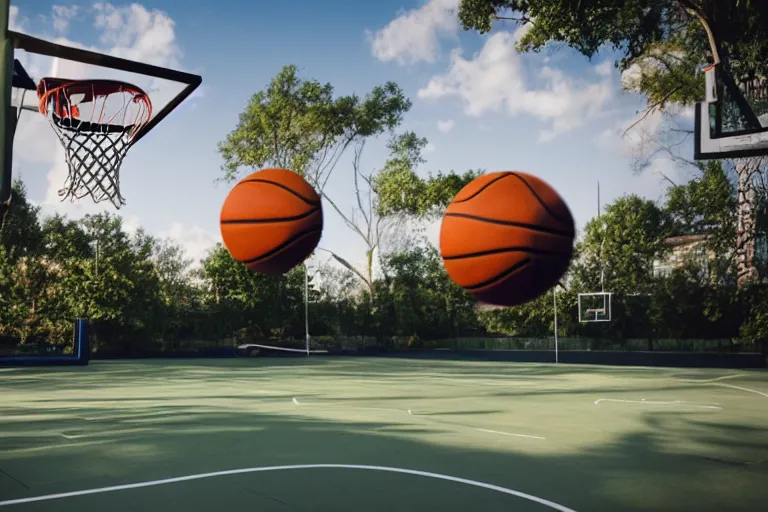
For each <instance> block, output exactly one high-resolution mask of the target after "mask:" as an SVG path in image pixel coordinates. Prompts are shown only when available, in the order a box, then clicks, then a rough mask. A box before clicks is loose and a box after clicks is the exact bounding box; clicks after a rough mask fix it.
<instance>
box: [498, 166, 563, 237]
mask: <svg viewBox="0 0 768 512" xmlns="http://www.w3.org/2000/svg"><path fill="white" fill-rule="evenodd" d="M512 176H514V177H515V178H517V179H519V180H520V181H522V182H523V183H524V184H525V186H526V187H527V188H528V190H529V191H530V192H531V194H533V197H535V198H536V200H537V201H538V202H539V204H540V205H541V207H542V208H544V210H545V211H546V212H547V213H548V214H549V216H550V217H552V218H553V219H555V220H556V221H557V222H560V223H561V224H565V225H568V221H565V220H563V219H561V218H560V217H558V216H557V215H555V212H553V211H552V210H551V209H550V208H549V205H548V204H547V203H545V202H544V200H543V199H541V197H540V196H539V194H538V193H537V192H536V190H534V188H533V187H532V186H531V184H530V183H528V180H526V179H525V178H523V177H522V176H520V175H519V174H518V173H516V172H513V173H512Z"/></svg>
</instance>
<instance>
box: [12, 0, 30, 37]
mask: <svg viewBox="0 0 768 512" xmlns="http://www.w3.org/2000/svg"><path fill="white" fill-rule="evenodd" d="M26 23H27V19H26V18H23V17H21V16H19V8H18V6H15V5H12V6H11V10H10V11H9V12H8V29H9V30H13V31H14V32H21V31H22V30H23V28H24V26H25V25H26Z"/></svg>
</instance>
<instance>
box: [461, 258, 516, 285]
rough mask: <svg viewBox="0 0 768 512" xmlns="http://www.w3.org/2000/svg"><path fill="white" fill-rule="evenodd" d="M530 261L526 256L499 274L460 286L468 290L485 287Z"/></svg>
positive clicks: (509, 274)
mask: <svg viewBox="0 0 768 512" xmlns="http://www.w3.org/2000/svg"><path fill="white" fill-rule="evenodd" d="M530 263H531V260H530V259H529V258H526V259H524V260H521V261H519V262H517V263H515V264H514V265H512V266H511V267H509V268H508V269H506V270H504V272H502V273H500V274H497V275H495V276H493V277H492V278H490V279H487V280H485V281H483V282H482V283H477V284H472V285H468V286H462V288H464V289H465V290H468V291H471V290H477V289H478V288H485V287H486V286H490V285H492V284H494V283H496V282H498V281H501V280H502V279H504V278H506V277H509V276H511V275H512V274H514V273H515V272H517V271H518V270H520V269H522V268H523V267H527V266H528V265H530Z"/></svg>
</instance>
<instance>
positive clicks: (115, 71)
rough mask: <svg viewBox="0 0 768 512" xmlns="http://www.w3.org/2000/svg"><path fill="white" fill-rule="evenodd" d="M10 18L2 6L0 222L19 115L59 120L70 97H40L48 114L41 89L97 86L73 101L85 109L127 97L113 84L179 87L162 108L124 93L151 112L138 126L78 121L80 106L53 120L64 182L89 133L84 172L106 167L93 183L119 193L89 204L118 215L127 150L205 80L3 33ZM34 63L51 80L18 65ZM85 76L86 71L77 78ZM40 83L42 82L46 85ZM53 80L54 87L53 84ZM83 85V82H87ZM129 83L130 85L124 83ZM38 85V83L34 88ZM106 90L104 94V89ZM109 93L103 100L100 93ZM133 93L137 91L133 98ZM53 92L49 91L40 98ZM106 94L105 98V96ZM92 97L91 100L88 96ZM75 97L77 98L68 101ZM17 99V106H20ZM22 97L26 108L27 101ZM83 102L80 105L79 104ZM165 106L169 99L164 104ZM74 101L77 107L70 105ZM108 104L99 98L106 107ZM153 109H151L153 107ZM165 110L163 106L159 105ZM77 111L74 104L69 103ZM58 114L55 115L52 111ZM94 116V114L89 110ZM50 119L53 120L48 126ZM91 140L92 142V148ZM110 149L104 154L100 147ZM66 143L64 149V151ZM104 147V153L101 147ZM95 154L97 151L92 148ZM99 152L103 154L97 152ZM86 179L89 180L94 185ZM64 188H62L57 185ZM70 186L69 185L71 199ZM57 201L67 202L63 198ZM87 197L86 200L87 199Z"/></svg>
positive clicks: (2, 2) (6, 2) (5, 1)
mask: <svg viewBox="0 0 768 512" xmlns="http://www.w3.org/2000/svg"><path fill="white" fill-rule="evenodd" d="M9 18H10V0H0V28H2V29H3V30H4V33H5V37H4V38H0V65H1V66H2V73H1V74H0V93H1V94H2V96H3V97H2V100H1V101H0V123H2V127H3V133H2V136H0V165H2V168H0V222H1V221H2V217H3V215H4V214H5V211H6V210H7V208H8V205H9V204H10V202H11V199H12V198H11V184H12V178H13V176H12V164H13V161H12V159H13V156H12V155H13V143H14V136H15V134H16V127H17V122H18V121H19V118H20V116H21V113H22V111H31V112H28V113H27V114H26V115H37V116H41V115H42V114H41V111H45V112H47V113H49V114H50V111H53V112H54V113H60V110H61V109H60V105H61V103H62V102H63V100H59V99H58V98H59V97H61V96H62V95H65V96H66V94H68V93H67V91H68V89H63V91H64V92H59V91H56V93H55V94H52V95H50V94H49V95H48V96H45V98H47V99H48V100H49V103H48V105H47V106H48V107H52V108H51V109H50V110H49V111H47V110H46V109H44V108H43V101H40V100H39V98H43V97H44V96H43V94H42V93H41V90H42V88H44V87H47V86H48V85H47V84H54V85H57V86H58V85H61V84H74V88H73V89H72V90H73V91H75V92H82V87H81V88H80V89H77V87H76V86H77V85H78V84H82V83H86V84H87V85H88V86H89V87H91V86H92V84H96V85H94V86H93V87H101V88H100V89H98V88H94V89H93V90H94V91H96V92H94V93H93V94H90V93H86V94H85V95H82V94H81V95H80V96H79V99H78V100H76V101H84V102H89V101H91V100H93V97H94V96H96V97H99V98H101V97H104V96H105V95H109V94H112V92H114V91H117V90H118V89H119V91H118V92H121V93H122V92H125V91H124V90H123V89H122V88H119V87H116V86H115V84H118V86H119V85H120V84H125V85H127V86H131V85H132V83H131V82H132V81H133V80H132V79H131V77H139V78H141V79H145V80H149V79H151V80H159V81H167V82H174V83H176V84H177V85H178V86H177V87H175V89H174V92H175V95H173V96H172V97H169V98H167V101H162V102H161V101H157V102H154V101H152V100H154V99H155V98H153V97H152V96H153V93H154V91H150V93H149V94H147V93H145V92H144V91H143V90H142V89H141V88H140V87H135V88H133V89H132V88H131V87H128V88H127V89H128V90H130V91H132V92H135V94H133V99H134V100H136V99H137V97H138V99H139V100H142V101H141V102H137V103H143V104H144V105H146V106H149V112H148V113H146V112H145V113H146V114H147V115H146V118H143V119H142V122H141V123H136V122H133V121H130V120H127V121H124V123H123V125H122V126H121V124H120V123H118V122H115V120H114V119H115V117H114V116H113V117H109V118H105V120H103V121H102V120H101V118H99V120H98V121H97V122H93V121H92V120H90V121H91V122H80V120H79V119H78V118H77V116H78V115H79V114H78V113H79V112H80V110H78V107H77V106H73V107H72V108H71V109H64V110H65V111H66V113H67V114H69V119H63V120H62V118H61V117H56V116H51V115H49V116H48V117H49V118H50V117H55V118H56V119H57V123H53V122H52V123H51V124H52V126H53V127H54V128H57V126H58V128H61V130H59V131H60V132H61V133H57V135H58V136H59V140H60V141H61V142H62V144H64V145H65V153H66V158H67V163H68V166H69V168H70V176H69V178H68V181H70V180H72V179H73V175H72V168H73V161H74V162H75V163H77V162H78V161H77V160H76V158H77V155H76V152H77V151H81V152H82V151H83V147H81V144H82V142H83V141H82V137H81V138H80V139H77V138H76V136H77V135H79V136H82V133H76V132H83V131H85V130H90V131H91V132H92V133H91V134H90V136H89V137H87V139H88V140H87V142H88V143H89V144H91V147H89V148H87V149H88V151H87V153H88V154H87V155H86V157H84V158H86V159H87V160H88V161H87V162H86V160H82V161H80V164H81V166H85V165H86V164H87V165H88V166H89V167H90V168H93V167H96V168H98V167H103V168H104V169H105V170H103V171H102V176H100V177H99V176H96V175H95V174H94V176H95V177H96V178H97V179H103V180H104V181H105V182H107V181H109V185H108V186H113V187H116V188H117V190H116V194H112V195H111V196H110V195H109V194H107V195H106V196H104V195H102V196H99V195H96V194H90V195H91V197H92V198H93V200H94V201H96V202H98V201H100V200H104V199H109V200H111V201H112V203H113V204H114V205H115V207H117V208H119V207H120V206H122V204H123V203H124V200H123V199H122V196H121V195H120V194H119V175H118V173H117V171H119V165H120V163H121V162H122V157H124V156H125V153H126V152H127V150H128V149H129V148H130V147H131V146H133V145H134V144H136V143H137V142H138V141H139V140H141V139H142V138H143V137H144V136H146V135H147V133H149V132H150V131H151V130H152V129H153V128H154V127H155V126H157V124H158V123H160V122H161V121H162V120H163V119H165V118H166V117H167V116H168V115H169V114H170V113H171V112H172V111H173V110H174V109H176V108H177V107H178V106H179V105H180V104H181V103H182V102H183V101H184V100H185V99H187V98H188V97H189V96H190V95H191V94H192V93H193V92H194V91H195V89H197V87H198V86H199V85H200V84H201V82H202V78H201V77H200V76H198V75H195V74H191V73H187V72H183V71H177V70H174V69H169V68H165V67H161V66H155V65H152V64H148V63H145V62H137V61H131V60H128V59H124V58H120V57H116V56H113V55H107V54H103V53H98V52H94V51H90V50H85V49H81V48H74V47H70V46H64V45H61V44H57V43H53V42H50V41H46V40H43V39H39V38H36V37H32V36H30V35H27V34H22V33H19V32H14V31H11V30H7V28H8V24H9ZM30 56H34V57H35V58H41V57H42V58H51V62H53V63H54V64H53V65H49V66H48V68H50V73H46V72H44V71H43V72H41V73H46V74H45V75H44V76H37V77H31V76H30V73H28V70H27V69H25V68H24V66H23V65H22V62H24V58H28V57H30ZM62 69H63V70H64V71H62V72H61V74H62V75H63V76H59V74H57V71H58V70H62ZM73 69H76V70H80V71H78V72H76V73H72V74H74V75H79V74H82V75H83V76H68V71H69V73H71V72H72V70H73ZM82 70H85V71H82ZM121 73H122V75H121ZM44 79H47V81H46V80H44ZM52 79H58V80H52ZM86 80H87V82H84V81H86ZM129 80H130V81H129ZM38 81H39V84H38ZM105 83H107V84H110V85H109V87H106V88H105V86H104V84H105ZM104 91H106V93H105V92H104ZM136 91H138V92H136ZM43 92H50V91H43ZM107 93H108V94H107ZM89 95H90V97H89ZM73 97H74V96H73ZM19 98H21V100H19ZM25 98H26V100H27V101H25ZM83 98H85V99H84V100H83ZM163 99H166V98H165V97H164V98H163ZM158 100H159V99H158ZM66 101H70V97H69V96H66ZM73 101H75V100H73ZM106 102H107V100H106V99H104V103H106ZM153 103H154V108H152V107H153V105H152V104H153ZM160 103H164V104H160ZM73 105H74V103H73ZM57 109H58V110H57ZM94 109H95V107H94ZM49 120H50V119H49ZM83 121H89V119H83ZM118 129H121V130H122V132H121V133H120V134H119V135H126V134H130V137H128V136H123V137H122V139H123V140H120V141H119V143H120V145H116V144H115V141H114V140H110V137H111V139H115V138H116V136H114V132H115V131H116V130H118ZM94 141H95V142H94ZM105 141H106V142H111V144H110V145H109V147H107V146H106V144H105V143H104V142H105ZM67 143H69V146H67ZM100 145H101V148H100V147H99V146H100ZM94 147H95V148H96V149H97V151H96V152H94V151H93V148H94ZM99 151H100V153H99ZM115 151H119V152H121V155H119V158H118V157H116V156H115V155H114V153H115ZM115 163H117V169H116V170H114V169H112V170H110V167H111V166H112V167H114V164H115ZM94 176H91V178H94ZM74 178H82V176H74ZM62 185H64V184H62ZM74 187H75V185H69V192H72V189H73V188H74ZM60 195H64V194H62V193H60ZM84 195H85V194H84ZM66 197H70V198H71V199H72V200H75V199H79V198H80V197H82V196H79V195H77V194H74V193H68V194H66Z"/></svg>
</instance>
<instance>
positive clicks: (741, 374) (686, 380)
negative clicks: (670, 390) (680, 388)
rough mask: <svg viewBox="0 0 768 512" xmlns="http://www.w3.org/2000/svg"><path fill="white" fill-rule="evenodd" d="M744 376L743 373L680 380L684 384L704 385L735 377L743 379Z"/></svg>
mask: <svg viewBox="0 0 768 512" xmlns="http://www.w3.org/2000/svg"><path fill="white" fill-rule="evenodd" d="M745 375H746V374H744V373H735V374H733V375H723V376H722V377H715V378H714V379H680V380H683V381H685V382H695V383H697V384H699V383H701V384H706V383H708V382H717V381H719V380H725V379H735V378H737V377H744V376H745Z"/></svg>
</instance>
